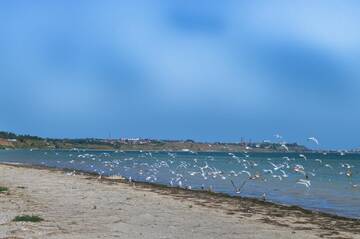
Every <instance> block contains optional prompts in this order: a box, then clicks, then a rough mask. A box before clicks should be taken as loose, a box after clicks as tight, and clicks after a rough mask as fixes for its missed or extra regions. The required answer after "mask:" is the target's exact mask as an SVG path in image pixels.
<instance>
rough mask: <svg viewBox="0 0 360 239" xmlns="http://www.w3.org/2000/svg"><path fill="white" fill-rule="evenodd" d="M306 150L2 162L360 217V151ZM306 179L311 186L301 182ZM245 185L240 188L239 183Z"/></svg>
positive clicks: (23, 155)
mask: <svg viewBox="0 0 360 239" xmlns="http://www.w3.org/2000/svg"><path fill="white" fill-rule="evenodd" d="M304 156H305V157H306V159H305V157H304ZM304 156H301V155H299V154H295V153H286V154H284V153H248V154H245V153H234V154H231V153H230V154H229V153H219V152H218V153H216V152H212V153H193V152H151V153H150V152H141V151H138V152H121V151H91V150H90V151H84V150H72V151H61V150H48V151H44V150H34V151H30V150H15V151H0V162H13V163H23V164H28V165H43V166H50V167H57V168H68V169H74V170H84V171H88V172H96V173H99V174H102V175H107V176H109V175H121V176H124V177H126V178H131V179H132V180H136V181H145V182H146V181H148V182H154V183H159V184H164V185H168V186H174V187H177V186H181V187H184V188H185V187H187V188H188V187H191V188H192V189H209V188H211V189H212V190H213V191H215V192H222V193H227V194H230V195H240V196H247V197H257V198H262V197H264V196H265V197H266V199H267V200H268V201H272V202H276V203H281V204H287V205H298V206H301V207H303V208H307V209H312V210H319V211H323V212H328V213H332V214H337V215H342V216H347V217H352V218H360V155H358V154H345V155H340V154H338V153H336V154H335V153H334V154H327V155H324V154H318V153H309V154H305V155H304ZM302 167H303V168H304V170H302V169H301V168H302ZM296 169H297V171H296ZM270 170H271V171H272V172H271V171H270ZM301 171H303V172H301ZM249 175H250V176H249ZM249 177H250V178H251V179H249ZM301 180H303V182H305V184H308V187H307V186H306V185H305V184H301ZM304 180H309V182H308V181H304ZM231 181H232V182H233V183H232V182H231ZM299 182H300V183H299ZM241 186H242V188H241V190H240V193H237V192H236V188H238V187H241Z"/></svg>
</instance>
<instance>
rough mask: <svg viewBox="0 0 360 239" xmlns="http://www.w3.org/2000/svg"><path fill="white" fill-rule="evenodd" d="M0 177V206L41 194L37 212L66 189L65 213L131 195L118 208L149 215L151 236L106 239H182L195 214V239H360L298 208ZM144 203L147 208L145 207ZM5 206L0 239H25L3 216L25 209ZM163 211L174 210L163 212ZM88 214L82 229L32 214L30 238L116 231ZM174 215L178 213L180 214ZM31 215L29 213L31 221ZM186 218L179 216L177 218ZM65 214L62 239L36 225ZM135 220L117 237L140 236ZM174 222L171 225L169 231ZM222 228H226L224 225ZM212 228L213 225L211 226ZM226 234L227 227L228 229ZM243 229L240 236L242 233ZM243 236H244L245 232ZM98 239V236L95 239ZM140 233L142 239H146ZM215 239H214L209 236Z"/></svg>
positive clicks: (13, 170)
mask: <svg viewBox="0 0 360 239" xmlns="http://www.w3.org/2000/svg"><path fill="white" fill-rule="evenodd" d="M0 171H1V174H0V175H1V176H0V186H6V187H8V188H9V195H5V197H3V195H1V196H2V197H1V199H2V201H4V200H5V201H7V200H6V198H7V197H10V198H11V197H12V195H13V194H14V195H17V197H16V198H17V199H14V198H11V199H10V200H9V201H10V202H13V203H15V204H16V205H19V204H21V203H20V202H16V201H17V200H20V201H21V200H24V197H25V198H26V197H32V194H40V195H42V197H45V199H44V198H42V197H38V198H36V199H35V200H34V201H35V204H36V205H37V204H40V205H44V206H45V207H49V205H47V204H49V203H50V202H48V201H47V200H50V199H51V200H55V199H54V197H56V195H61V194H62V193H66V188H67V187H73V186H71V185H77V186H76V188H75V189H73V188H72V189H71V191H74V194H75V195H77V197H73V196H72V194H69V195H68V197H69V198H71V199H70V200H69V199H67V200H66V199H64V200H62V201H60V204H64V205H66V206H67V207H68V208H69V210H70V209H71V207H72V205H81V204H83V203H85V204H89V203H91V202H93V201H96V199H97V198H98V199H103V200H107V199H106V198H112V197H111V196H113V197H114V201H116V200H117V198H119V197H125V198H123V199H124V200H123V201H122V202H119V205H120V204H121V205H122V206H124V205H123V204H124V202H127V201H130V202H131V201H132V200H130V199H129V200H127V197H129V198H131V197H132V196H131V195H133V194H136V196H137V200H135V201H137V202H136V205H132V206H130V205H127V206H124V208H123V209H122V211H126V212H131V211H132V210H140V211H141V212H142V214H150V215H152V217H151V218H152V220H150V221H149V222H148V223H147V224H146V225H147V226H146V227H149V228H147V229H148V230H150V232H149V233H147V231H143V232H141V233H142V235H140V234H138V235H136V233H135V234H133V233H131V234H127V235H126V236H124V235H123V234H122V233H123V232H122V233H120V232H119V233H120V234H116V233H115V234H111V233H110V234H111V235H113V236H111V235H110V234H109V236H108V237H107V238H115V237H116V236H115V235H122V237H127V238H160V237H161V236H162V235H160V234H161V233H160V232H162V231H164V230H165V231H166V229H167V228H169V227H171V228H172V227H175V228H173V229H174V230H175V231H181V232H182V233H181V235H171V234H166V233H165V234H164V238H188V237H186V232H187V231H189V230H190V231H191V230H193V229H194V228H197V224H198V222H199V220H193V219H192V218H196V217H198V214H197V212H201V213H204V217H203V218H201V220H200V221H201V222H204V223H205V224H207V227H206V228H207V230H204V229H201V230H197V233H199V234H198V235H197V236H196V237H193V238H209V235H211V234H206V233H207V232H208V230H210V231H211V230H215V231H214V232H212V233H214V235H215V234H216V233H220V235H222V237H223V238H238V237H241V238H289V237H291V238H319V237H322V238H324V237H325V238H335V237H336V238H360V237H359V236H357V235H356V234H358V235H359V234H360V220H358V219H351V218H345V217H341V216H336V215H331V214H327V213H322V212H314V211H310V210H306V209H302V208H300V207H297V206H285V205H278V204H275V203H271V202H264V201H261V200H258V199H252V198H240V197H232V196H229V195H224V194H219V193H211V192H206V191H193V190H187V189H179V188H169V187H166V186H163V185H158V184H150V183H144V182H133V183H131V184H129V182H128V181H127V180H124V179H111V178H101V179H99V177H98V175H96V174H94V173H87V172H80V171H74V170H67V169H55V168H48V167H43V166H28V165H13V164H11V165H10V164H0ZM17 175H21V177H20V178H19V176H17ZM35 182H36V183H35ZM18 184H22V185H20V187H22V186H23V184H26V185H25V189H22V188H18V187H19V185H18ZM62 187H64V188H62ZM105 189H106V190H105ZM29 190H30V191H29ZM42 190H45V191H47V193H46V194H44V192H42ZM89 190H90V191H89ZM93 190H94V191H98V190H100V191H103V190H105V192H103V193H99V194H96V193H95V194H94V193H93V192H92V191H93ZM118 190H122V191H123V192H125V193H121V194H119V191H118ZM24 191H25V192H24ZM89 193H90V194H91V197H95V199H91V200H90V201H89V200H86V198H88V197H90V195H87V194H89ZM107 194H109V195H111V196H109V195H107ZM118 194H119V195H118ZM84 197H85V198H84ZM144 198H146V199H147V200H149V199H150V200H149V201H144ZM107 203H108V204H104V202H102V200H100V201H97V202H96V206H95V207H96V208H97V209H99V208H106V210H105V211H106V215H105V216H106V217H110V218H114V221H115V222H116V221H118V220H124V218H122V215H121V214H118V213H116V210H115V209H114V208H113V207H116V206H115V205H113V204H114V203H115V202H113V201H112V200H110V201H108V200H107ZM157 203H158V204H159V205H158V206H159V208H158V209H157V210H155V211H154V209H153V207H154V205H155V204H157ZM3 204H4V203H2V204H0V205H1V207H2V208H1V209H2V210H1V211H2V212H4V211H5V213H4V215H5V216H4V215H2V216H1V218H0V220H1V222H2V223H1V225H0V229H1V230H0V231H1V233H0V237H6V236H8V237H9V236H16V237H18V238H22V237H23V236H25V237H26V235H24V234H23V233H22V231H23V230H22V229H20V228H23V227H25V228H26V227H27V224H24V223H23V224H19V223H15V222H11V217H10V216H6V215H12V216H14V215H15V214H16V213H22V212H23V211H24V212H26V211H28V208H26V207H25V208H23V209H22V210H20V211H21V212H20V211H17V210H14V209H13V210H9V211H8V212H7V213H6V211H7V208H6V203H5V208H4V205H3ZM25 204H26V203H25ZM50 204H51V203H50ZM68 204H69V205H68ZM163 204H165V205H172V206H171V207H161V205H163ZM8 207H10V205H8ZM52 207H55V208H56V207H58V206H57V205H52ZM93 207H94V205H93V206H89V208H88V209H87V210H83V211H82V212H81V214H82V215H83V218H82V219H84V218H86V219H89V218H91V219H92V220H90V221H93V222H92V223H90V222H87V221H86V220H83V221H82V222H76V214H74V215H72V213H74V212H72V211H66V210H65V209H64V210H65V212H63V211H61V210H62V209H58V210H59V211H57V212H56V213H55V214H53V213H51V215H48V212H45V211H44V210H43V209H42V208H38V209H37V210H38V211H39V212H38V213H39V214H40V215H42V216H43V217H44V219H45V222H43V223H40V224H36V225H40V226H39V228H38V227H37V226H36V225H31V228H34V229H33V231H32V232H31V233H32V234H35V235H37V237H39V238H52V236H51V235H54V237H53V238H76V237H77V234H76V231H82V233H85V232H86V229H87V228H88V226H89V225H88V224H89V223H90V224H92V226H93V227H94V226H95V227H97V226H96V225H97V224H102V223H104V224H106V227H108V226H110V227H114V228H117V226H118V225H117V224H118V223H115V224H114V223H113V222H108V221H107V220H105V221H104V220H103V219H100V218H97V217H96V215H95V216H94V215H93V213H94V211H97V210H96V209H93ZM20 208H21V207H20ZM29 208H30V209H34V206H33V205H32V206H30V207H29ZM35 208H36V207H35ZM179 208H181V210H180V211H179ZM37 210H32V211H33V213H34V214H36V213H37ZM104 213H105V212H104ZM158 213H160V216H159V217H161V218H162V220H164V221H162V220H160V221H161V222H158V223H156V220H155V219H154V215H156V214H158ZM184 213H185V215H183V214H184ZM2 214H3V213H2ZM63 214H66V215H70V216H71V218H73V217H74V218H73V220H75V222H76V226H74V225H71V226H70V229H67V228H66V225H65V226H64V223H65V224H66V223H68V222H66V221H67V219H66V218H64V219H63V220H64V222H62V221H61V220H59V222H56V223H55V224H57V225H58V226H59V225H60V227H61V228H63V227H64V230H65V231H66V233H64V232H62V231H61V230H60V229H56V228H57V227H55V226H53V227H54V228H52V227H51V228H52V230H50V231H49V230H48V229H43V228H42V226H41V224H51V220H50V218H52V217H55V218H58V217H60V218H61V217H62V216H63ZM164 215H166V216H164ZM209 215H211V218H210V219H208V216H209ZM184 216H189V218H187V220H185V221H184ZM155 217H156V216H155ZM116 218H118V220H115V219H116ZM132 218H136V216H135V217H129V218H128V219H129V220H131V219H132ZM156 218H157V217H156ZM9 220H10V221H9ZM133 220H134V221H133V225H128V224H127V223H126V222H125V221H126V220H125V221H124V222H123V223H122V226H121V228H122V230H123V231H127V230H128V229H129V228H134V230H135V228H137V229H136V230H135V231H141V230H142V228H143V225H142V226H140V225H137V226H136V224H137V222H138V221H139V220H135V219H133ZM141 220H142V219H140V221H141ZM154 220H155V221H154ZM172 220H174V221H173V222H172V223H171V221H172ZM177 220H179V221H177ZM224 220H225V221H226V222H227V223H224ZM182 221H184V224H183V225H182V223H181V222H182ZM109 223H110V225H109ZM153 223H155V224H153ZM211 223H213V225H212V224H211ZM209 224H211V225H209ZM223 224H224V225H223ZM174 225H176V226H174ZM239 225H241V226H239ZM72 227H75V228H76V230H75V229H73V230H72V229H71V228H72ZM213 227H214V228H213ZM229 227H231V229H230V228H229ZM153 228H158V230H156V231H158V233H160V234H157V235H155V234H152V233H156V231H154V232H152V229H153ZM215 228H217V229H215ZM244 228H246V230H245V229H244ZM240 229H241V230H240ZM98 230H100V229H98ZM244 230H245V231H246V232H244ZM3 232H4V233H3ZM13 232H14V233H13ZM100 232H101V230H100V231H99V233H100ZM49 233H50V234H49ZM89 233H90V232H89ZM102 233H106V232H102ZM144 233H145V234H147V236H146V235H145V234H144ZM169 233H170V232H169ZM18 234H19V235H18ZM69 235H71V237H68V236H69ZM94 235H96V232H91V233H90V234H89V235H88V236H89V237H91V238H92V237H93V236H94ZM191 235H192V234H189V235H188V236H191ZM79 238H81V237H79ZM210 238H211V236H210ZM214 238H216V237H215V236H214Z"/></svg>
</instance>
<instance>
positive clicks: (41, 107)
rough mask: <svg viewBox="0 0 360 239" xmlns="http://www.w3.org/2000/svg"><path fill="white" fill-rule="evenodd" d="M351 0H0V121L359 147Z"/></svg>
mask: <svg viewBox="0 0 360 239" xmlns="http://www.w3.org/2000/svg"><path fill="white" fill-rule="evenodd" d="M359 22H360V3H359V2H358V1H320V0H319V1H211V0H208V1H156V0H154V1H145V0H144V1H91V0H88V1H81V0H79V1H70V0H69V1H66V0H62V1H16V0H14V1H1V3H0V36H1V38H0V52H1V54H0V79H1V87H0V97H1V98H0V99H1V100H0V107H1V109H2V114H1V117H0V129H1V130H8V131H14V132H17V133H29V134H35V135H40V136H44V137H107V136H108V134H109V132H111V133H112V136H113V137H150V138H167V139H188V138H191V139H195V140H204V141H239V140H240V138H241V137H244V138H246V139H250V138H251V139H252V140H254V141H256V140H258V141H260V140H264V139H270V140H275V138H274V137H273V135H274V134H276V133H279V134H281V135H283V136H284V140H286V141H288V142H299V143H303V144H306V143H307V142H306V138H308V137H310V136H316V137H318V138H319V140H320V143H321V146H320V147H322V148H352V147H358V146H360V141H359V138H360V137H359V136H358V133H359V132H360V126H359V122H360V108H359V106H358V104H359V102H360V94H359V92H360V81H359V79H360V78H359V77H360V58H359V57H360V28H359V26H358V23H359Z"/></svg>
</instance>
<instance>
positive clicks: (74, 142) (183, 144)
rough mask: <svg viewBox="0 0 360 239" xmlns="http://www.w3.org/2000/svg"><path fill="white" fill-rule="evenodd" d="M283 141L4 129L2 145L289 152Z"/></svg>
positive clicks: (290, 147) (302, 148) (296, 149)
mask: <svg viewBox="0 0 360 239" xmlns="http://www.w3.org/2000/svg"><path fill="white" fill-rule="evenodd" d="M285 146H286V147H287V148H288V150H289V151H290V152H306V151H310V150H309V149H307V148H306V147H305V146H302V145H298V144H296V143H291V144H285ZM286 147H284V145H281V144H279V143H271V142H260V143H250V142H241V143H223V142H213V143H207V142H195V141H193V140H157V139H140V138H137V139H97V138H86V139H51V138H41V137H38V136H31V135H17V134H15V133H11V132H0V149H30V148H33V149H73V148H78V149H99V150H156V151H196V152H206V151H219V152H244V151H245V152H285V151H286V149H285V148H286Z"/></svg>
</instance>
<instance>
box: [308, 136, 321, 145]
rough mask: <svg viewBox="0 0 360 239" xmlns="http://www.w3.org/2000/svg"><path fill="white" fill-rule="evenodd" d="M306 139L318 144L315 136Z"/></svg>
mask: <svg viewBox="0 0 360 239" xmlns="http://www.w3.org/2000/svg"><path fill="white" fill-rule="evenodd" d="M308 141H312V142H314V143H315V144H317V145H319V140H318V139H317V138H315V137H310V138H308Z"/></svg>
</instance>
